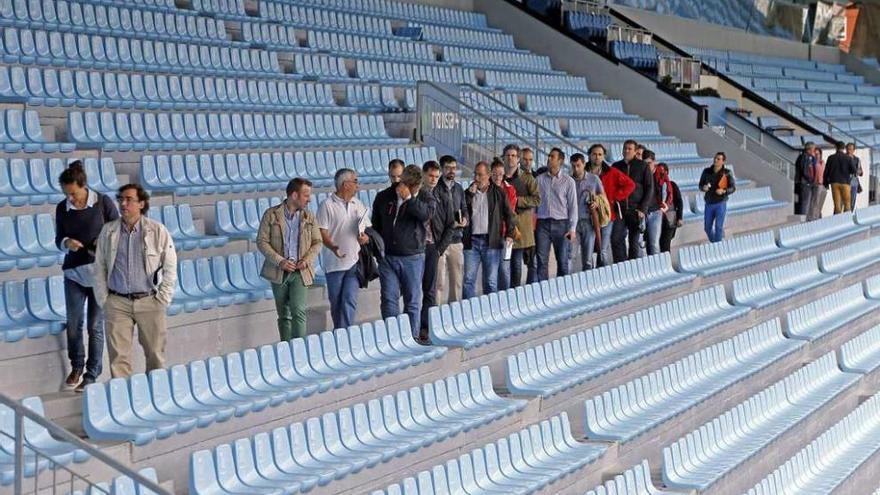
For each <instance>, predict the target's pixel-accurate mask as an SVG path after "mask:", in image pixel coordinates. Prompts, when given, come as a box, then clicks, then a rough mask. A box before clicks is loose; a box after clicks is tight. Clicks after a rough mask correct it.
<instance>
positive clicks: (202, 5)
mask: <svg viewBox="0 0 880 495" xmlns="http://www.w3.org/2000/svg"><path fill="white" fill-rule="evenodd" d="M192 7H193V10H195V11H197V12H204V13H208V14H232V15H245V14H246V13H245V9H244V0H192Z"/></svg>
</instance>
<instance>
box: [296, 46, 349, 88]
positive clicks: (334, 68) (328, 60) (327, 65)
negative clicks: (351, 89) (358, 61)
mask: <svg viewBox="0 0 880 495" xmlns="http://www.w3.org/2000/svg"><path fill="white" fill-rule="evenodd" d="M293 70H294V72H295V73H296V75H297V76H299V77H307V78H310V79H318V80H320V81H321V82H325V83H330V82H340V81H345V82H348V81H350V80H351V75H349V73H348V68H347V67H346V66H345V59H344V58H342V57H337V56H335V55H327V54H324V53H295V54H294V56H293Z"/></svg>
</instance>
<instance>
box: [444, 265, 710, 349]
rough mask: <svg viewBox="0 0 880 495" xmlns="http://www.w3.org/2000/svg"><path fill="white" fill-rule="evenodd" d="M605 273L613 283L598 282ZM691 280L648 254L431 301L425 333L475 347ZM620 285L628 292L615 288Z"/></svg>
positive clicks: (456, 343)
mask: <svg viewBox="0 0 880 495" xmlns="http://www.w3.org/2000/svg"><path fill="white" fill-rule="evenodd" d="M608 278H610V279H612V280H615V281H616V282H615V285H613V286H612V285H608V284H602V283H599V282H598V280H603V279H605V280H607V279H608ZM692 279H693V275H684V274H680V273H677V272H675V271H674V270H673V269H672V265H671V259H670V258H669V256H668V255H661V256H652V257H649V258H644V259H641V260H636V261H631V262H626V263H620V264H616V265H613V266H610V267H604V268H600V269H598V270H591V271H586V272H581V273H578V274H574V275H570V276H566V277H559V278H556V279H553V280H550V281H547V282H546V283H542V284H530V285H527V286H524V287H518V288H516V289H509V290H506V291H502V292H498V293H494V294H490V295H488V296H480V297H474V298H471V299H469V300H464V301H459V302H455V303H452V304H444V305H441V306H435V307H433V308H431V309H430V312H429V325H428V326H429V333H430V336H431V341H432V342H437V343H440V344H443V345H455V346H463V347H466V348H471V347H477V346H480V345H483V344H486V343H489V342H493V341H496V340H500V339H502V338H505V337H509V336H512V335H516V334H519V333H522V332H527V331H530V330H534V329H535V328H538V327H540V326H543V325H547V324H550V323H554V322H557V321H560V320H563V319H566V318H570V317H573V316H577V315H579V314H583V313H586V312H589V311H595V310H597V309H601V308H604V307H607V306H611V305H614V304H617V303H619V302H622V301H623V300H625V299H627V298H628V297H633V295H634V294H646V293H649V292H656V291H658V290H662V289H665V288H668V287H672V286H675V285H678V284H682V283H685V282H687V281H689V280H692ZM617 284H619V285H617ZM623 286H626V287H627V289H626V291H624V292H627V293H628V295H627V296H623V295H622V294H623V293H622V292H621V291H619V290H618V289H620V287H623ZM612 287H617V289H613V288H612ZM600 294H601V295H600ZM575 300H577V301H578V303H577V304H575V303H574V302H573V301H575ZM584 300H588V301H590V303H588V304H583V301H584Z"/></svg>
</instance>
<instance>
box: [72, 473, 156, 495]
mask: <svg viewBox="0 0 880 495" xmlns="http://www.w3.org/2000/svg"><path fill="white" fill-rule="evenodd" d="M138 474H139V475H141V476H143V477H144V478H146V479H148V480H150V481H152V482H158V479H157V476H156V469H155V468H144V469H141V470H139V471H138ZM89 483H90V486H88V487H87V488H86V489H85V490H74V491H72V492H69V493H68V492H66V495H155V492H154V491H152V490H150V489H149V488H147V487H145V486H141V485H140V484H139V483H138V482H136V481H134V479H132V478H131V477H129V476H117V477H115V478H113V481H111V482H109V483H108V482H104V481H99V482H97V483H95V482H94V481H89ZM73 485H74V486H76V483H75V482H74V483H73Z"/></svg>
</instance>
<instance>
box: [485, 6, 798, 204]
mask: <svg viewBox="0 0 880 495" xmlns="http://www.w3.org/2000/svg"><path fill="white" fill-rule="evenodd" d="M474 7H475V8H476V10H478V11H480V12H483V13H485V14H486V15H487V16H488V18H489V23H490V24H491V25H493V26H504V29H505V31H507V32H508V33H511V34H513V36H514V39H515V41H516V45H517V46H518V47H520V48H525V49H528V50H531V51H533V52H536V53H540V54H543V55H548V56H549V57H550V59H551V61H552V63H553V67H554V68H556V69H561V70H565V71H567V72H569V73H571V74H574V75H579V76H583V77H586V79H587V85H588V86H589V87H590V89H592V90H594V91H601V92H603V93H605V94H606V95H607V96H609V97H611V98H619V99H621V100H622V101H623V107H624V110H625V111H626V112H628V113H631V114H638V115H641V116H642V117H644V118H645V119H650V120H657V121H659V122H660V129H661V131H662V132H663V133H664V134H666V135H670V136H677V137H679V138H680V139H682V140H683V141H691V142H695V143H696V144H697V147H698V149H699V151H700V154H701V155H703V156H712V155H713V154H714V153H715V152H716V151H719V150H723V151H725V152H726V153H727V155H728V158H729V160H730V162H731V163H734V164H735V166H736V167H737V170H738V171H740V172H741V173H742V174H743V175H745V176H747V177H750V178H752V179H754V180H755V181H757V182H758V183H759V184H762V185H767V186H770V187H772V189H773V196H774V197H775V198H776V199H779V200H782V201H791V200H792V186H791V182H789V181H788V180H787V179H786V178H784V177H782V176H781V175H779V174H778V173H776V172H775V171H773V170H772V169H771V168H770V166H769V165H767V164H766V163H765V162H763V161H762V160H761V159H760V158H758V157H757V156H755V155H753V154H752V153H749V152H746V151H744V150H742V149H740V148H739V147H738V146H736V145H734V144H732V142H730V141H728V140H727V139H725V138H723V137H722V136H719V135H718V134H716V133H714V132H713V131H712V130H711V129H709V128H703V129H698V128H697V122H698V114H699V110H697V109H695V108H693V107H691V106H689V105H688V104H686V103H684V102H682V101H681V100H679V99H677V98H675V97H674V96H672V95H669V94H667V93H665V92H663V91H661V90H660V89H658V88H657V85H656V83H655V82H654V81H652V80H651V79H649V78H647V77H644V76H642V75H641V74H639V73H637V72H636V71H634V70H632V69H630V68H629V67H626V66H625V65H622V64H617V63H615V62H612V61H610V60H609V59H606V58H605V57H603V56H602V55H600V54H598V53H596V52H593V51H592V50H590V49H588V48H586V47H584V46H583V45H581V44H580V43H579V42H577V41H575V40H574V39H572V38H569V37H568V36H567V35H565V34H562V33H560V32H559V31H557V30H556V29H555V28H553V27H551V26H548V25H546V24H544V23H543V22H541V21H539V20H536V19H535V18H534V17H532V16H531V15H530V14H528V13H526V12H524V11H522V10H520V9H517V8H515V7H512V6H511V5H510V4H508V3H506V2H502V1H499V0H474Z"/></svg>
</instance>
